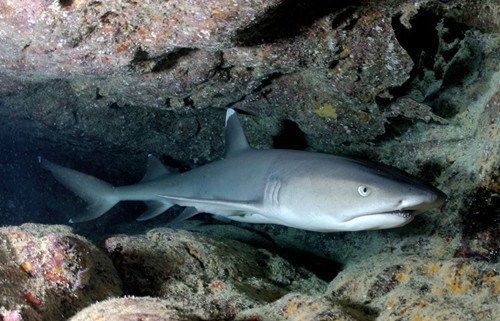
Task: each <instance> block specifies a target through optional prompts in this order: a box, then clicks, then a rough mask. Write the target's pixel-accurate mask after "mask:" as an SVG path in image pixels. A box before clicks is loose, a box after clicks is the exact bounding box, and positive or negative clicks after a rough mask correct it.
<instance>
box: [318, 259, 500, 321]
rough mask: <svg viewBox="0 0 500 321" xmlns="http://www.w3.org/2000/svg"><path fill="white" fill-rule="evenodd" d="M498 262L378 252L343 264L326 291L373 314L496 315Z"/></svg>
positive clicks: (482, 317) (456, 317)
mask: <svg viewBox="0 0 500 321" xmlns="http://www.w3.org/2000/svg"><path fill="white" fill-rule="evenodd" d="M497 269H498V266H497V265H495V264H491V263H485V262H475V261H469V260H464V259H450V260H440V259H435V258H423V257H418V256H396V255H378V256H373V257H371V258H370V259H367V260H365V261H363V262H359V263H357V264H352V265H350V266H347V267H346V268H345V269H344V270H343V271H342V272H340V274H339V275H338V277H337V278H335V279H334V280H333V281H332V282H331V283H330V286H329V289H328V291H327V292H328V297H330V298H333V299H335V300H339V301H343V302H346V304H347V305H348V306H349V305H350V306H352V307H360V306H364V307H365V308H366V309H371V310H373V311H376V316H377V320H401V321H406V320H408V321H410V320H429V321H430V320H436V321H438V320H470V321H473V320H495V318H497V316H498V315H499V314H500V308H499V307H500V300H499V294H500V276H499V275H498V271H497Z"/></svg>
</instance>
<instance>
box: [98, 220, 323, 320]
mask: <svg viewBox="0 0 500 321" xmlns="http://www.w3.org/2000/svg"><path fill="white" fill-rule="evenodd" d="M105 247H106V250H107V251H108V253H109V255H110V256H111V258H112V260H113V262H114V264H115V266H116V268H117V270H118V273H119V275H120V276H121V278H122V280H123V283H124V291H125V293H129V294H134V295H141V296H143V295H148V296H157V297H161V298H164V299H167V300H169V301H172V302H176V303H178V304H182V305H184V306H186V307H189V306H190V307H192V308H196V309H199V310H201V311H204V313H205V314H206V315H207V317H209V318H212V319H213V318H215V319H231V318H232V317H234V315H235V314H236V313H238V312H239V311H241V310H243V309H246V308H249V307H254V306H257V305H261V304H265V303H268V302H272V301H274V300H277V299H279V298H280V297H282V296H284V295H285V294H287V293H288V292H290V291H300V292H303V293H311V294H316V293H320V292H322V290H324V285H325V283H324V282H323V281H321V280H319V279H318V278H316V277H315V276H314V275H313V274H311V273H310V272H308V271H306V270H304V269H301V268H296V267H293V266H292V265H291V264H290V263H288V262H287V261H285V260H284V259H282V258H280V257H278V256H276V255H273V254H271V253H269V252H268V251H266V250H257V249H255V248H252V247H249V246H247V245H245V244H243V243H239V242H237V241H232V240H223V239H217V238H210V237H206V236H203V235H200V234H196V233H191V232H186V231H182V230H177V231H174V230H171V229H154V230H151V231H149V232H147V233H146V234H145V235H139V236H113V237H110V238H108V239H107V240H106V241H105Z"/></svg>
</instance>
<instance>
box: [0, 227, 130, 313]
mask: <svg viewBox="0 0 500 321" xmlns="http://www.w3.org/2000/svg"><path fill="white" fill-rule="evenodd" d="M0 280H1V283H0V284H1V286H0V317H2V318H3V320H61V319H63V318H65V317H69V316H71V315H73V314H74V313H75V312H76V311H78V310H79V309H81V308H83V307H85V306H87V305H89V304H91V303H92V302H95V301H98V300H103V299H106V298H108V297H111V296H116V295H120V294H121V282H120V279H119V278H118V276H117V274H116V270H115V269H114V267H113V264H112V262H111V261H110V260H109V258H108V257H107V256H106V255H105V254H104V253H103V252H102V251H100V250H99V249H97V248H96V247H95V246H94V245H92V244H91V243H90V242H89V241H88V240H86V239H84V238H83V237H81V236H78V235H75V234H73V233H72V232H71V229H70V228H68V227H65V226H57V225H56V226H46V225H37V224H24V225H22V226H20V227H2V228H0ZM16 318H17V319H16Z"/></svg>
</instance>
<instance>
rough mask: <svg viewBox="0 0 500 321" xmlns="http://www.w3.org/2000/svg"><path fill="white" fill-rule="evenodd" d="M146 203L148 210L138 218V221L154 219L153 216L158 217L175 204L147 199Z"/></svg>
mask: <svg viewBox="0 0 500 321" xmlns="http://www.w3.org/2000/svg"><path fill="white" fill-rule="evenodd" d="M145 203H146V205H147V206H148V209H147V211H146V212H144V213H143V214H142V215H141V216H139V217H138V218H136V220H138V221H145V220H149V219H152V218H153V217H156V216H158V215H160V214H162V213H163V212H165V211H166V210H168V209H169V208H170V207H172V206H173V205H174V204H171V203H167V202H158V201H147V202H145Z"/></svg>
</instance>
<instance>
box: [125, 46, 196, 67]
mask: <svg viewBox="0 0 500 321" xmlns="http://www.w3.org/2000/svg"><path fill="white" fill-rule="evenodd" d="M194 50H196V49H192V48H176V49H174V50H172V51H170V52H168V53H165V54H163V55H160V56H157V57H150V56H149V53H148V52H147V51H145V50H143V49H142V48H140V47H139V48H137V50H136V51H135V53H134V57H133V58H132V61H131V62H130V66H131V67H132V68H133V69H137V70H139V71H142V72H145V73H149V72H153V73H157V72H163V71H167V70H169V69H171V68H173V67H174V66H175V65H176V64H177V62H178V61H179V59H181V58H182V57H185V56H187V55H189V54H190V53H191V52H193V51H194Z"/></svg>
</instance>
